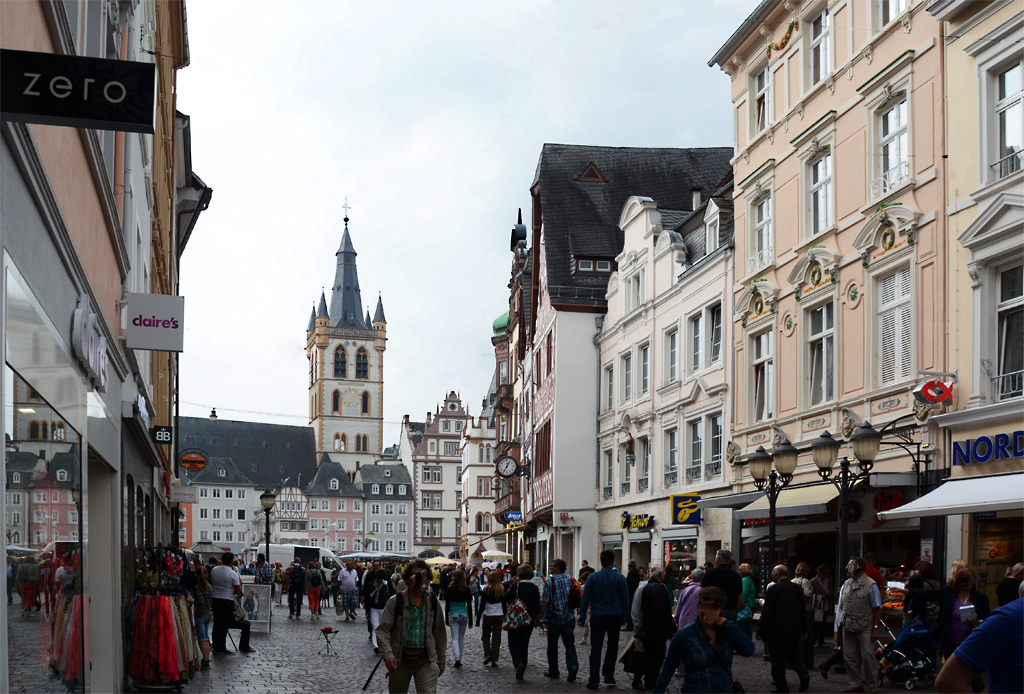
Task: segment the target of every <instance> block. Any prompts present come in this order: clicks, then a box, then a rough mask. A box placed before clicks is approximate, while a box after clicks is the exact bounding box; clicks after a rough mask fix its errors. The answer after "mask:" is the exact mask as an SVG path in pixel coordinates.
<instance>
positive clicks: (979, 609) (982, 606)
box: [892, 567, 989, 659]
mask: <svg viewBox="0 0 1024 694" xmlns="http://www.w3.org/2000/svg"><path fill="white" fill-rule="evenodd" d="M976 585H977V577H976V576H975V574H974V571H973V570H971V569H968V568H966V567H965V568H962V569H960V570H959V571H957V574H956V577H955V578H954V581H953V583H952V584H950V585H946V586H943V587H942V588H941V589H940V590H923V589H916V590H915V589H912V590H908V591H905V592H906V596H907V598H909V599H911V600H914V599H924V600H925V601H929V600H931V601H934V602H937V603H938V604H939V617H938V621H937V622H936V625H935V631H934V634H935V638H936V640H937V641H938V642H939V646H940V647H941V648H942V655H943V657H945V658H947V659H948V658H949V656H951V655H952V654H953V651H955V650H956V648H957V646H959V645H960V644H961V643H963V642H964V640H965V639H966V638H967V637H968V635H970V633H971V631H972V630H973V629H974V628H975V627H977V626H978V625H979V624H980V623H981V620H983V619H985V618H986V617H988V614H989V602H988V596H987V595H985V594H984V593H981V592H979V591H978V590H977V589H976V587H975V586H976ZM892 590H893V592H900V590H899V589H898V588H895V589H892ZM968 606H971V607H973V608H974V613H975V614H974V616H973V617H969V616H967V615H965V614H964V613H963V612H966V610H965V611H963V612H962V611H961V608H962V607H968Z"/></svg>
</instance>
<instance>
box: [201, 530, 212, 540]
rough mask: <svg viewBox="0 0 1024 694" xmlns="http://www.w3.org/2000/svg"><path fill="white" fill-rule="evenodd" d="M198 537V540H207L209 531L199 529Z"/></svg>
mask: <svg viewBox="0 0 1024 694" xmlns="http://www.w3.org/2000/svg"><path fill="white" fill-rule="evenodd" d="M199 539H200V540H209V539H210V532H209V531H208V530H200V531H199Z"/></svg>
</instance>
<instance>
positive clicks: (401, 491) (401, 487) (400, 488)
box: [398, 484, 406, 496]
mask: <svg viewBox="0 0 1024 694" xmlns="http://www.w3.org/2000/svg"><path fill="white" fill-rule="evenodd" d="M405 489H406V487H405V485H404V484H400V485H398V495H399V496H405Z"/></svg>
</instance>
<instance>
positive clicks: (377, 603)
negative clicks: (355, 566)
mask: <svg viewBox="0 0 1024 694" xmlns="http://www.w3.org/2000/svg"><path fill="white" fill-rule="evenodd" d="M392 595H393V593H392V592H391V583H390V582H389V581H388V572H387V571H386V570H384V569H377V570H376V571H374V572H373V580H372V582H371V583H370V592H369V593H368V594H367V596H366V606H367V609H368V610H369V612H370V624H371V625H373V629H374V630H373V632H372V636H373V639H372V641H373V652H374V653H380V644H378V643H377V627H378V626H379V625H380V617H381V615H382V614H384V607H385V606H386V605H387V603H388V599H389V598H390V597H391V596H392Z"/></svg>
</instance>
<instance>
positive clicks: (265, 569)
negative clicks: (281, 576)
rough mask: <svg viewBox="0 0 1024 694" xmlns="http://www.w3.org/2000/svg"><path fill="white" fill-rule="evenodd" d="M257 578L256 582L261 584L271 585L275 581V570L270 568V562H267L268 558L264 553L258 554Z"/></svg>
mask: <svg viewBox="0 0 1024 694" xmlns="http://www.w3.org/2000/svg"><path fill="white" fill-rule="evenodd" d="M255 575H256V579H255V583H256V585H259V586H269V585H273V583H274V572H273V570H272V569H271V568H270V564H269V563H268V562H267V558H266V557H265V556H264V555H262V554H257V555H256V573H255Z"/></svg>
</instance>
